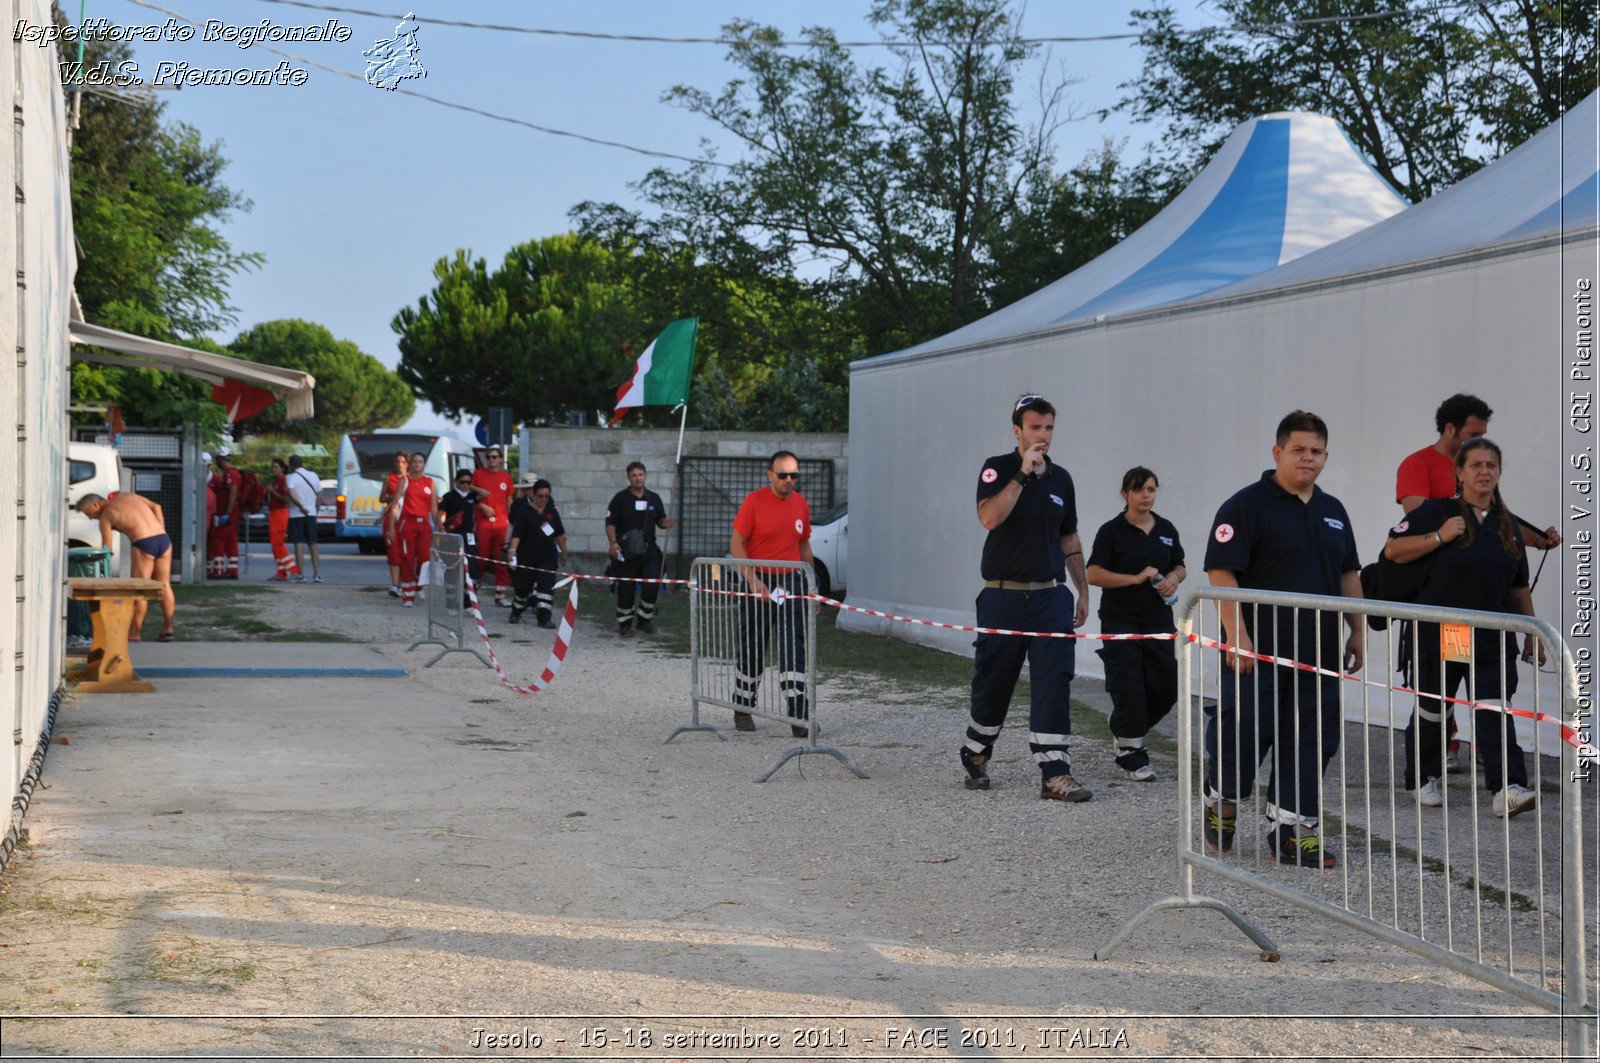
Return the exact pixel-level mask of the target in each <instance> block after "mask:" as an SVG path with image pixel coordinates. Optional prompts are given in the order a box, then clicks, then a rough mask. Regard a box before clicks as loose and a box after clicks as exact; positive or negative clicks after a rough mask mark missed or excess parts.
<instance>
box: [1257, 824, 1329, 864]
mask: <svg viewBox="0 0 1600 1063" xmlns="http://www.w3.org/2000/svg"><path fill="white" fill-rule="evenodd" d="M1272 833H1273V845H1272V859H1273V862H1274V863H1279V864H1298V865H1299V866H1300V867H1321V868H1329V867H1332V866H1333V865H1334V864H1335V863H1337V861H1336V860H1335V859H1334V856H1333V854H1332V853H1330V852H1328V851H1327V850H1326V849H1324V848H1323V847H1322V839H1321V838H1320V837H1318V836H1317V834H1316V832H1315V831H1306V832H1304V833H1301V832H1299V831H1296V830H1295V829H1294V828H1293V827H1279V828H1278V829H1277V830H1275V831H1273V832H1272Z"/></svg>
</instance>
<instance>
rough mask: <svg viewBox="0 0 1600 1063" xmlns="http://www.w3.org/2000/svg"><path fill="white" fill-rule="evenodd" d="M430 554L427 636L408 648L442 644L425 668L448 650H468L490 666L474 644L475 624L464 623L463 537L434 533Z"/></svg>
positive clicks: (463, 651) (465, 621)
mask: <svg viewBox="0 0 1600 1063" xmlns="http://www.w3.org/2000/svg"><path fill="white" fill-rule="evenodd" d="M429 554H430V556H429V560H430V561H431V564H429V566H428V577H429V578H428V582H427V584H426V586H427V588H428V631H427V637H426V638H420V639H418V640H417V641H415V642H413V643H412V644H411V645H410V646H408V647H407V650H408V651H409V650H414V649H416V648H417V647H418V646H440V647H443V648H442V649H441V650H440V651H439V652H438V653H436V654H434V656H433V660H431V661H429V662H428V663H427V664H425V665H423V666H422V667H424V668H432V667H433V666H434V665H436V664H438V663H439V662H440V661H441V660H442V659H443V658H444V657H445V655H446V654H450V653H470V654H472V655H473V656H474V657H476V658H478V660H480V661H482V662H483V663H484V665H485V666H489V667H492V665H490V664H489V658H487V657H485V656H484V654H483V650H482V649H481V648H479V646H478V645H477V642H476V636H477V633H478V629H477V625H475V624H473V625H470V626H469V625H468V623H467V609H466V580H465V578H464V577H465V574H466V551H465V546H464V542H463V540H462V537H461V536H459V535H454V534H448V533H446V532H437V531H436V532H434V533H433V546H432V548H431V550H430V551H429Z"/></svg>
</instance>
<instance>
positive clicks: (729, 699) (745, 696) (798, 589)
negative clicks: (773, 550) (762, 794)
mask: <svg viewBox="0 0 1600 1063" xmlns="http://www.w3.org/2000/svg"><path fill="white" fill-rule="evenodd" d="M752 578H754V579H759V580H761V582H762V583H763V584H765V585H766V587H767V589H768V591H769V592H770V593H769V594H768V595H767V596H766V597H756V596H754V595H753V594H751V593H750V591H751V585H750V583H749V580H750V579H752ZM815 588H816V574H815V573H814V572H813V571H812V568H811V566H810V565H808V564H806V563H805V562H803V561H760V560H755V561H752V560H744V559H739V558H732V557H717V558H708V557H697V558H695V560H694V563H693V564H692V565H691V566H690V568H689V647H690V684H691V685H690V691H689V718H690V722H689V723H688V724H685V725H684V726H682V727H679V728H677V729H676V730H674V731H673V732H672V733H671V734H669V735H667V737H666V739H665V740H664V742H663V744H665V743H666V742H670V741H672V740H673V739H674V738H676V737H678V736H679V735H680V734H683V733H684V732H685V731H710V732H711V733H712V734H714V735H716V736H717V737H718V738H720V739H721V740H722V741H724V742H726V741H727V740H728V736H727V735H726V734H725V733H724V732H723V731H722V730H721V729H720V728H717V727H714V726H712V725H711V724H709V723H703V722H701V720H700V706H701V705H702V704H705V705H715V706H718V707H720V708H724V709H730V710H732V711H734V712H743V713H748V714H749V715H751V716H759V717H761V718H762V719H766V720H776V721H778V722H779V723H787V724H790V725H791V726H797V727H803V728H805V730H806V735H805V744H804V745H800V746H796V747H794V748H793V749H788V750H785V751H784V752H783V754H782V755H781V756H779V757H778V759H777V760H776V761H774V762H773V763H772V766H771V767H769V768H768V769H767V770H766V771H765V772H764V773H763V774H762V775H761V777H760V778H758V779H757V780H756V782H758V783H761V782H766V781H767V780H768V779H770V778H772V776H773V775H774V774H776V773H777V771H778V769H779V768H781V767H783V765H784V764H786V763H788V761H790V760H791V759H793V758H794V757H799V756H804V755H806V754H808V753H826V754H827V755H829V756H831V757H834V758H835V759H837V760H838V761H839V763H841V764H843V765H844V766H845V767H846V768H849V769H850V770H851V771H853V772H855V773H856V775H857V776H858V777H860V778H863V779H865V778H868V775H867V773H866V772H864V771H862V770H861V769H860V768H858V767H857V766H856V765H855V763H854V762H853V761H851V759H850V758H849V757H848V756H846V755H845V754H844V752H843V751H842V750H840V749H837V748H836V747H834V746H831V745H822V744H821V743H820V742H819V741H818V738H819V734H820V732H821V729H822V728H821V724H820V721H819V716H820V713H819V712H818V705H817V610H816V607H815V605H814V603H812V602H811V601H809V600H807V599H806V597H805V596H806V595H809V594H814V593H815Z"/></svg>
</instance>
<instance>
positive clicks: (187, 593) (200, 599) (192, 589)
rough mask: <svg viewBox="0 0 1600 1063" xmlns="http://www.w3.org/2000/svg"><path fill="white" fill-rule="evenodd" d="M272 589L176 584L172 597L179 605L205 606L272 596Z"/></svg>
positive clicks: (247, 585)
mask: <svg viewBox="0 0 1600 1063" xmlns="http://www.w3.org/2000/svg"><path fill="white" fill-rule="evenodd" d="M271 593H272V588H270V587H264V586H262V585H261V584H258V583H234V582H232V581H231V580H230V581H226V582H222V583H174V584H173V585H172V595H173V597H174V598H176V599H177V600H178V605H180V606H184V605H204V604H206V603H210V602H228V601H232V600H233V599H236V598H254V597H256V596H257V595H262V594H271Z"/></svg>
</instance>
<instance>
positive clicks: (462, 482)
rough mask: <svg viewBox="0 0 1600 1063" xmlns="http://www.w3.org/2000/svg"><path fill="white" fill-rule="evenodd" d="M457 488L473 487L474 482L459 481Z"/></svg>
mask: <svg viewBox="0 0 1600 1063" xmlns="http://www.w3.org/2000/svg"><path fill="white" fill-rule="evenodd" d="M456 486H457V487H471V486H472V481H471V480H457V481H456Z"/></svg>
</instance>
